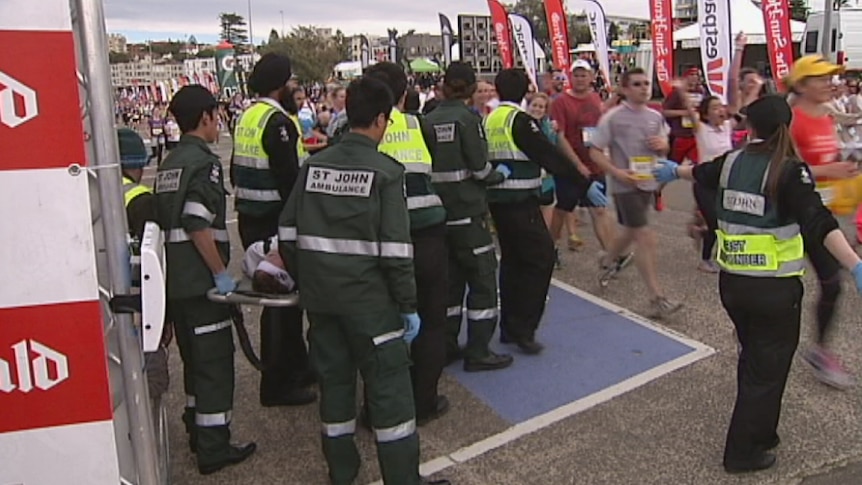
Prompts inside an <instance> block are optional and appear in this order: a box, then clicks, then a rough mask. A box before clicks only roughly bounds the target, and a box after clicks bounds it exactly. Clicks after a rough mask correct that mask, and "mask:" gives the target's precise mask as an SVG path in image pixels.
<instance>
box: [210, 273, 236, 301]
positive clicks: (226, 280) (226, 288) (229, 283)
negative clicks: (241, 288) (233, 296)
mask: <svg viewBox="0 0 862 485" xmlns="http://www.w3.org/2000/svg"><path fill="white" fill-rule="evenodd" d="M215 284H216V288H218V292H219V294H220V295H227V294H228V293H232V292H234V291H236V281H234V279H233V277H232V276H231V275H230V273H228V272H227V270H224V271H222V272H221V273H219V274H217V275H215Z"/></svg>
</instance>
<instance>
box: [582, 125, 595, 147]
mask: <svg viewBox="0 0 862 485" xmlns="http://www.w3.org/2000/svg"><path fill="white" fill-rule="evenodd" d="M595 135H596V127H595V126H585V127H584V128H583V129H582V130H581V139H582V140H583V142H584V146H585V147H591V146H593V137H594V136H595Z"/></svg>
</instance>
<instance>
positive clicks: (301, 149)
mask: <svg viewBox="0 0 862 485" xmlns="http://www.w3.org/2000/svg"><path fill="white" fill-rule="evenodd" d="M290 121H293V126H295V127H296V132H297V133H298V134H299V139H298V140H296V159H297V160H299V166H300V167H301V166H302V165H303V164H304V163H305V161H306V160H308V157H309V156H310V155H309V153H308V150H306V149H305V144H304V143H303V142H302V123H300V122H299V116H298V115H290Z"/></svg>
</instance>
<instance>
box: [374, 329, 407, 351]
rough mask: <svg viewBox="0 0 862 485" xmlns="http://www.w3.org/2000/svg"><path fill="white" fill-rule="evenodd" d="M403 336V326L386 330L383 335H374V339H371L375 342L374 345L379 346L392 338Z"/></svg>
mask: <svg viewBox="0 0 862 485" xmlns="http://www.w3.org/2000/svg"><path fill="white" fill-rule="evenodd" d="M402 337H404V329H403V328H402V329H400V330H394V331H392V332H386V333H384V334H383V335H378V336H376V337H374V338H373V339H371V341H372V342H374V345H376V346H378V347H379V346H381V345H383V344H385V343H386V342H389V341H390V340H395V339H398V338H402Z"/></svg>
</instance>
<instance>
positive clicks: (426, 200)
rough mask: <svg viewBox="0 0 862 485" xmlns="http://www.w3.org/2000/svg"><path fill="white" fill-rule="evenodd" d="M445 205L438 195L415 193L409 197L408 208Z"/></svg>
mask: <svg viewBox="0 0 862 485" xmlns="http://www.w3.org/2000/svg"><path fill="white" fill-rule="evenodd" d="M440 205H443V201H442V200H440V197H439V196H437V195H414V196H413V197H407V209H408V210H413V209H424V208H425V207H437V206H440Z"/></svg>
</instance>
